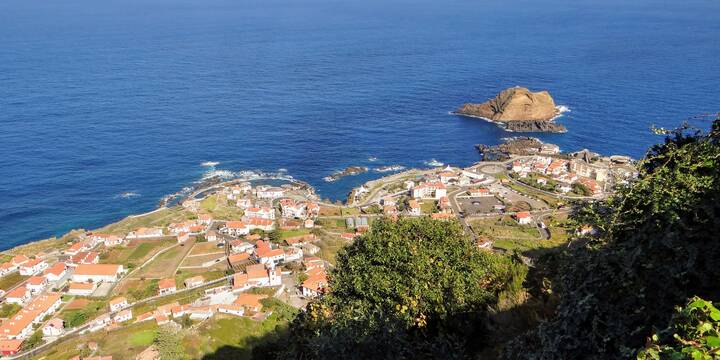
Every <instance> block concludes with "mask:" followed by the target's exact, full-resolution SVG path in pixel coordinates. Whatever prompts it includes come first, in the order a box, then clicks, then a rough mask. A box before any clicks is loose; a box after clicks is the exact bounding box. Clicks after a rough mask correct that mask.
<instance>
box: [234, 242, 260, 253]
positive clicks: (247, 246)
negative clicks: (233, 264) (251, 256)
mask: <svg viewBox="0 0 720 360" xmlns="http://www.w3.org/2000/svg"><path fill="white" fill-rule="evenodd" d="M253 249H255V245H253V244H251V243H249V242H247V241H243V240H239V239H238V240H233V241H231V242H230V251H232V252H234V253H243V252H246V253H251V252H252V251H253Z"/></svg>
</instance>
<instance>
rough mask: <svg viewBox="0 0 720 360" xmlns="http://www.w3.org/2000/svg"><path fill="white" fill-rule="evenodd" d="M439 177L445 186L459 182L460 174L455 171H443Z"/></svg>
mask: <svg viewBox="0 0 720 360" xmlns="http://www.w3.org/2000/svg"><path fill="white" fill-rule="evenodd" d="M438 177H439V178H440V182H442V183H443V184H449V183H450V182H453V181H458V174H457V173H455V172H453V171H443V172H441V173H439V174H438Z"/></svg>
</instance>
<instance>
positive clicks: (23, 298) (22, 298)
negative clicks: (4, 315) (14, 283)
mask: <svg viewBox="0 0 720 360" xmlns="http://www.w3.org/2000/svg"><path fill="white" fill-rule="evenodd" d="M31 296H32V293H31V292H30V290H28V288H27V287H25V286H18V287H16V288H14V289H12V290H10V291H9V292H8V293H7V294H6V295H5V302H7V303H9V304H18V305H24V304H25V302H27V301H28V300H30V298H31Z"/></svg>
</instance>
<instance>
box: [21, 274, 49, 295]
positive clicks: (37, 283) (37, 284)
mask: <svg viewBox="0 0 720 360" xmlns="http://www.w3.org/2000/svg"><path fill="white" fill-rule="evenodd" d="M47 285H48V280H47V278H45V277H44V276H37V275H36V276H31V277H30V278H29V279H27V281H26V282H25V287H27V289H28V290H29V291H30V292H31V293H33V294H36V293H40V292H42V291H43V290H45V288H46V287H47Z"/></svg>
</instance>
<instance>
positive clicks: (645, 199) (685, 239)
mask: <svg viewBox="0 0 720 360" xmlns="http://www.w3.org/2000/svg"><path fill="white" fill-rule="evenodd" d="M669 134H670V136H669V137H668V138H667V139H666V141H665V143H663V144H660V145H656V146H654V147H652V148H651V149H650V151H649V152H648V154H647V156H646V158H645V159H643V160H642V161H640V163H639V178H638V179H637V180H636V181H635V182H634V183H633V184H631V185H630V186H626V187H623V188H621V189H619V191H618V193H617V194H616V195H615V196H613V197H611V198H610V199H608V200H607V201H606V202H597V203H594V204H591V205H588V206H587V207H585V208H583V209H582V210H581V211H580V212H579V213H578V214H577V215H576V216H575V217H574V219H575V221H577V223H578V224H590V225H592V226H594V227H595V228H596V229H598V230H599V233H598V234H597V235H595V236H594V237H592V238H590V239H587V240H586V241H587V242H586V244H585V245H584V246H579V247H578V248H577V249H576V250H573V251H571V252H569V253H568V254H567V256H565V260H564V261H562V262H561V264H560V269H559V271H558V274H559V275H558V277H557V280H556V283H557V286H555V287H554V289H555V292H557V293H558V294H559V296H560V302H559V304H558V307H557V315H556V316H555V317H554V318H551V319H550V320H548V321H547V322H546V323H544V324H542V325H541V326H539V327H538V328H537V329H535V330H534V331H532V332H530V333H528V334H527V335H526V336H524V337H522V338H520V339H518V340H517V341H515V342H513V344H511V345H510V346H509V347H508V348H507V351H506V353H505V357H506V358H508V359H536V358H547V359H550V358H577V357H583V358H590V359H600V358H603V359H605V358H627V357H633V356H635V353H636V351H637V350H636V349H638V348H641V347H642V346H643V345H644V344H645V343H646V339H647V338H648V337H650V336H651V334H652V331H653V328H664V327H665V326H666V325H667V324H668V322H669V321H670V319H671V317H672V316H673V313H674V308H675V307H676V306H677V305H680V304H684V303H685V302H686V301H687V299H688V298H691V297H693V296H700V297H702V298H705V299H709V300H710V301H716V300H717V296H718V293H720V283H719V282H718V281H717V279H718V278H720V266H718V260H717V259H720V242H718V241H717V234H718V233H719V232H720V216H719V214H720V191H718V189H720V119H718V120H715V122H714V124H713V126H712V130H711V132H710V133H701V132H699V131H693V130H692V129H689V128H688V127H683V128H680V129H677V130H675V131H672V132H669ZM703 326H704V325H703ZM690 335H692V334H690ZM681 336H683V335H681ZM688 357H689V356H688Z"/></svg>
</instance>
